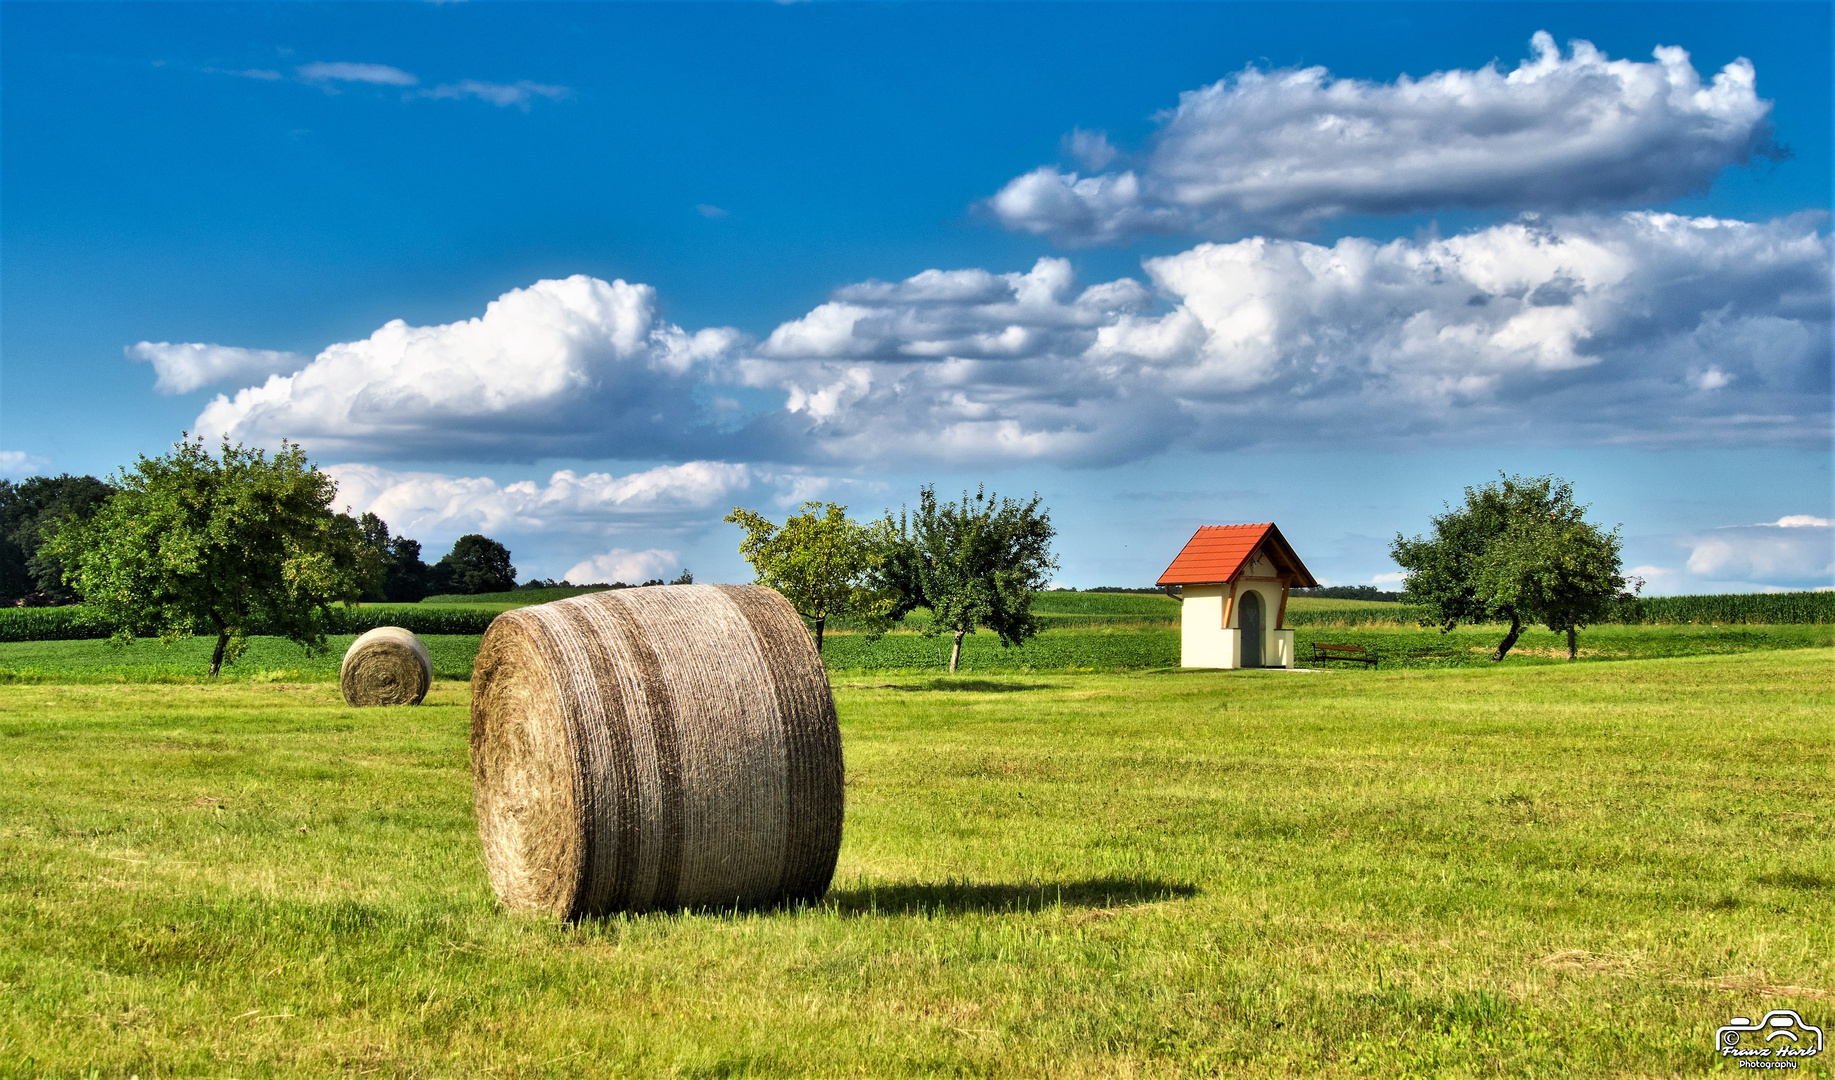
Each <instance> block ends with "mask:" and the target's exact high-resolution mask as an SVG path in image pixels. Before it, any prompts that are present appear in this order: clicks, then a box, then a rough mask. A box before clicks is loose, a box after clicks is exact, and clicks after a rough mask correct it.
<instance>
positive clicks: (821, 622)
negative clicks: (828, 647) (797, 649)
mask: <svg viewBox="0 0 1835 1080" xmlns="http://www.w3.org/2000/svg"><path fill="white" fill-rule="evenodd" d="M827 625H828V616H826V615H818V616H816V655H817V656H821V655H822V628H823V627H824V626H827Z"/></svg>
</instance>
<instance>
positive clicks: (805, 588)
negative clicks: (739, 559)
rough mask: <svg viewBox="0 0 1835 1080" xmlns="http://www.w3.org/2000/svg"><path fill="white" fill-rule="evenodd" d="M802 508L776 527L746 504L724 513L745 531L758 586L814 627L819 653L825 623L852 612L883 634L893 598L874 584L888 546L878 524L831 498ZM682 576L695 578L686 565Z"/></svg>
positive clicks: (744, 550)
mask: <svg viewBox="0 0 1835 1080" xmlns="http://www.w3.org/2000/svg"><path fill="white" fill-rule="evenodd" d="M799 509H800V510H801V511H802V512H801V513H798V514H791V515H790V516H789V517H788V518H786V519H785V520H784V524H783V525H782V526H781V527H780V526H778V525H776V524H775V523H773V522H772V521H771V520H770V519H768V518H766V517H764V516H763V515H762V514H759V513H756V512H754V511H751V510H747V509H745V508H744V507H739V506H735V507H734V508H733V512H732V513H730V514H728V515H726V518H725V520H726V521H728V522H730V523H731V524H734V525H737V526H739V527H740V528H742V529H744V530H745V539H743V540H741V541H740V542H739V554H741V555H743V556H745V561H746V562H749V563H751V564H752V572H753V574H754V575H755V577H756V579H757V581H758V584H760V585H768V586H770V587H771V588H773V589H776V590H777V591H778V592H780V593H782V594H783V595H784V599H786V600H788V601H790V606H791V607H793V608H795V609H796V610H797V613H798V614H800V615H802V616H803V617H804V618H805V619H808V620H809V621H810V622H812V623H814V624H815V636H816V652H818V653H819V652H821V651H822V634H823V631H824V630H825V629H826V628H827V626H828V620H830V619H832V618H836V617H838V616H842V615H852V616H855V617H857V618H860V619H863V620H864V621H865V622H866V623H867V625H868V627H869V628H870V629H872V630H874V631H877V632H884V629H885V627H886V625H888V623H889V620H888V618H887V616H888V615H889V614H890V612H891V610H892V608H893V607H894V606H895V605H896V604H897V597H896V595H894V594H892V593H890V592H887V591H886V590H884V589H882V588H880V587H878V586H877V584H876V582H875V572H876V571H877V570H878V568H879V563H880V559H881V556H882V551H883V549H884V546H885V545H884V543H883V538H882V536H881V533H880V530H879V528H878V527H876V526H873V525H861V524H859V523H858V522H856V521H854V520H853V519H852V518H850V517H848V516H847V507H845V506H837V505H835V504H834V503H829V504H828V505H827V506H826V507H824V506H823V504H822V503H821V502H816V501H812V502H806V503H804V504H803V505H802V506H801V507H799ZM682 576H683V577H684V578H688V579H689V581H692V580H693V579H692V578H689V575H688V572H687V571H686V570H684V571H682ZM659 584H660V583H659Z"/></svg>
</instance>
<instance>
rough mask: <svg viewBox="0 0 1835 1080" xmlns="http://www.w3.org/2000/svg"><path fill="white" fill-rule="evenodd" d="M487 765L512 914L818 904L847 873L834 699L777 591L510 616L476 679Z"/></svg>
mask: <svg viewBox="0 0 1835 1080" xmlns="http://www.w3.org/2000/svg"><path fill="white" fill-rule="evenodd" d="M471 759H472V776H473V779H474V781H475V784H476V787H475V793H474V798H475V800H476V804H477V810H478V831H479V833H480V835H481V837H482V838H483V841H484V859H485V863H486V865H487V867H488V869H489V871H490V877H491V885H492V886H493V887H494V888H495V889H496V890H497V895H498V897H499V898H500V899H501V900H502V901H503V903H504V906H505V907H507V908H509V909H511V910H512V911H536V912H547V913H551V914H553V915H557V916H561V917H563V918H579V917H581V916H587V915H602V914H608V913H611V912H616V911H630V912H636V911H648V910H656V909H676V908H698V907H729V908H730V907H756V906H762V905H768V904H775V903H788V902H796V901H814V900H817V899H819V898H820V897H821V896H822V894H823V893H825V892H827V891H828V884H829V880H830V879H831V878H832V877H833V876H834V872H835V857H836V855H837V854H838V853H839V851H840V848H841V810H842V782H843V777H842V764H841V732H840V729H839V727H837V726H836V723H835V703H834V697H833V695H832V694H831V693H830V692H829V686H828V675H827V673H826V672H825V671H824V670H823V669H822V660H821V657H819V656H818V655H817V654H816V650H815V646H814V645H813V643H812V642H811V641H810V638H809V632H808V631H807V630H806V629H804V627H803V620H802V618H801V617H800V616H798V615H797V613H796V611H795V610H794V609H792V608H791V606H790V605H789V603H788V602H786V601H785V600H784V598H783V597H781V596H779V595H778V594H777V593H776V592H774V591H772V590H770V589H765V588H760V587H757V586H752V585H658V586H651V587H648V588H638V589H620V590H615V591H611V592H599V593H589V594H587V595H585V596H576V597H573V598H570V599H567V600H557V601H555V602H553V603H551V604H540V605H537V606H533V607H525V608H518V609H516V610H513V611H507V612H505V613H503V614H502V615H500V616H498V617H497V620H496V621H495V622H494V623H492V624H491V628H490V630H489V632H488V633H486V634H485V635H484V643H483V646H482V647H481V648H480V649H479V652H478V660H477V664H476V666H475V667H474V668H473V669H472V731H471Z"/></svg>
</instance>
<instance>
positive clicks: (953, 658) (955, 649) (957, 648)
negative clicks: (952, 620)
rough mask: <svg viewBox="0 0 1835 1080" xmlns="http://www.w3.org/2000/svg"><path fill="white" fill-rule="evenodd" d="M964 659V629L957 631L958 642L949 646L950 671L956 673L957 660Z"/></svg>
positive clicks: (952, 673)
mask: <svg viewBox="0 0 1835 1080" xmlns="http://www.w3.org/2000/svg"><path fill="white" fill-rule="evenodd" d="M961 659H962V631H960V630H958V631H956V643H955V644H954V645H951V646H950V647H949V673H950V674H951V675H954V674H955V673H956V662H957V661H958V660H961Z"/></svg>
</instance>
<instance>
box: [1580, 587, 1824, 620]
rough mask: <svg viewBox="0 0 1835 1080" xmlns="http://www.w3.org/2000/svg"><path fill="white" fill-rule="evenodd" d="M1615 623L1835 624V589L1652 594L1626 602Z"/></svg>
mask: <svg viewBox="0 0 1835 1080" xmlns="http://www.w3.org/2000/svg"><path fill="white" fill-rule="evenodd" d="M1612 621H1613V622H1624V623H1719V624H1727V623H1758V624H1778V623H1835V592H1788V593H1731V594H1725V595H1721V596H1652V597H1645V598H1640V599H1637V600H1633V601H1630V602H1628V603H1626V604H1625V605H1624V606H1623V607H1622V609H1621V610H1620V611H1619V612H1618V614H1617V616H1616V617H1615V618H1614V619H1613V620H1612Z"/></svg>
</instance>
